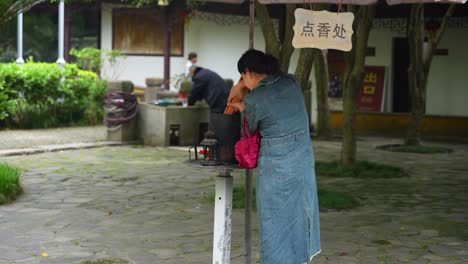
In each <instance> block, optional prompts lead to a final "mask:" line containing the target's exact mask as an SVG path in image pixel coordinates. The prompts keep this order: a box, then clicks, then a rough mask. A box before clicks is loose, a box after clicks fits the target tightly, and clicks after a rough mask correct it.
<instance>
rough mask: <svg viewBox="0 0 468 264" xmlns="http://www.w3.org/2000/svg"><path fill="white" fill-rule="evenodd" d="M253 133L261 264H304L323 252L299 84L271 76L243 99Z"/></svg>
mask: <svg viewBox="0 0 468 264" xmlns="http://www.w3.org/2000/svg"><path fill="white" fill-rule="evenodd" d="M244 103H245V114H246V116H247V122H248V124H249V128H250V130H251V131H255V130H257V129H259V130H260V134H261V136H262V140H261V146H260V153H259V159H258V175H257V214H258V217H259V233H260V258H261V263H262V264H303V263H308V262H309V261H310V260H312V258H313V257H314V256H315V255H317V254H318V253H320V226H319V210H318V197H317V183H316V178H315V166H314V154H313V149H312V142H311V140H310V134H309V125H308V117H307V112H306V109H305V104H304V98H303V95H302V92H301V89H300V86H299V84H298V82H297V81H296V80H295V79H294V78H293V77H292V76H288V75H283V76H279V77H275V76H272V75H270V76H268V77H267V78H265V79H263V80H262V81H261V82H260V83H259V84H258V85H257V87H255V89H253V90H252V91H251V92H250V93H249V95H247V96H246V97H245V99H244Z"/></svg>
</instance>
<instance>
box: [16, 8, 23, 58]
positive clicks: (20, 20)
mask: <svg viewBox="0 0 468 264" xmlns="http://www.w3.org/2000/svg"><path fill="white" fill-rule="evenodd" d="M17 31H18V32H17V33H18V39H17V49H18V50H17V52H18V58H17V59H16V63H17V64H20V65H21V64H24V59H23V12H21V13H19V14H18V29H17Z"/></svg>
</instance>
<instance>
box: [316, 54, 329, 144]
mask: <svg viewBox="0 0 468 264" xmlns="http://www.w3.org/2000/svg"><path fill="white" fill-rule="evenodd" d="M313 61H314V73H315V83H316V89H317V111H318V135H319V137H321V138H324V139H330V138H331V137H332V133H331V127H330V111H329V107H328V63H327V50H323V51H322V50H319V49H314V51H313Z"/></svg>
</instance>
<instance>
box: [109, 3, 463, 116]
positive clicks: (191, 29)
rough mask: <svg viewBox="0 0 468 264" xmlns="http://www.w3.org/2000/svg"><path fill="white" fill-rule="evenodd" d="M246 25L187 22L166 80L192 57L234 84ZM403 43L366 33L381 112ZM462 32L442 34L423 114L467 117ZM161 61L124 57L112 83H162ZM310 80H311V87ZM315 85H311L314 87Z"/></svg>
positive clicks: (389, 35) (380, 31)
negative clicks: (397, 45)
mask: <svg viewBox="0 0 468 264" xmlns="http://www.w3.org/2000/svg"><path fill="white" fill-rule="evenodd" d="M101 32H102V33H101V47H102V49H104V50H106V49H107V50H110V49H112V5H110V4H103V8H102V28H101ZM248 36H249V30H248V25H247V24H245V23H241V24H234V23H233V24H227V23H226V24H220V23H216V22H213V21H208V20H201V19H196V18H194V19H192V20H191V22H190V24H189V25H188V27H186V29H185V38H184V57H171V76H174V75H175V74H180V73H183V72H184V67H185V62H186V58H185V57H186V56H187V55H188V53H189V52H191V51H194V52H197V53H198V56H199V62H198V65H200V66H202V67H206V68H208V69H211V70H213V71H215V72H217V73H218V74H220V75H221V76H222V77H223V78H231V79H233V80H234V81H236V80H237V79H238V78H239V74H238V72H237V60H238V59H239V57H240V55H241V54H242V53H243V52H244V51H245V50H247V48H248ZM394 37H405V34H404V33H397V32H395V31H392V30H390V29H387V28H376V29H373V30H372V31H371V34H370V37H369V46H371V47H375V48H376V54H375V56H373V57H367V58H366V64H367V65H376V66H385V67H386V69H387V72H386V79H387V80H386V91H385V98H384V100H385V106H384V109H385V111H388V112H390V111H391V105H392V101H391V100H392V91H391V89H392V87H393V84H392V78H391V77H392V49H393V44H392V43H393V38H394ZM466 47H468V29H464V28H460V29H448V30H447V32H446V34H445V36H444V38H443V39H442V41H441V43H440V47H439V48H447V49H448V50H449V55H448V56H436V57H434V60H433V64H432V69H431V74H430V78H429V83H428V89H427V103H426V106H427V107H426V109H427V113H428V114H431V115H448V116H468V107H466V106H465V102H466V101H468V87H467V86H468V74H467V72H468V66H467V62H468V49H467V48H466ZM255 48H256V49H259V50H264V48H265V41H264V39H263V35H262V32H261V30H260V28H259V26H256V28H255ZM298 57H299V50H296V51H295V52H294V53H293V56H292V59H291V63H290V69H289V72H291V73H293V72H294V70H295V68H296V66H297V60H298ZM163 74H164V62H163V56H128V57H127V59H126V61H125V63H124V65H123V68H122V72H121V74H120V76H119V78H118V79H120V80H131V81H133V82H134V84H135V85H136V86H139V87H145V79H146V78H148V77H163ZM314 79H315V78H314V74H313V72H312V74H311V80H312V81H314ZM314 83H315V82H314ZM315 95H316V92H315V85H313V93H312V123H315V122H316V119H317V103H316V96H315Z"/></svg>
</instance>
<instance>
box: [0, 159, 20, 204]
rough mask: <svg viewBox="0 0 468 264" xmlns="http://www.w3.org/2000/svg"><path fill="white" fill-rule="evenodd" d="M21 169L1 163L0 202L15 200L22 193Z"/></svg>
mask: <svg viewBox="0 0 468 264" xmlns="http://www.w3.org/2000/svg"><path fill="white" fill-rule="evenodd" d="M20 174H21V172H20V170H19V169H17V168H14V167H11V166H10V165H8V164H6V163H0V204H4V203H7V202H9V201H11V200H13V199H14V198H15V197H16V196H17V195H18V194H20V193H21V186H20V183H19V177H20Z"/></svg>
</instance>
